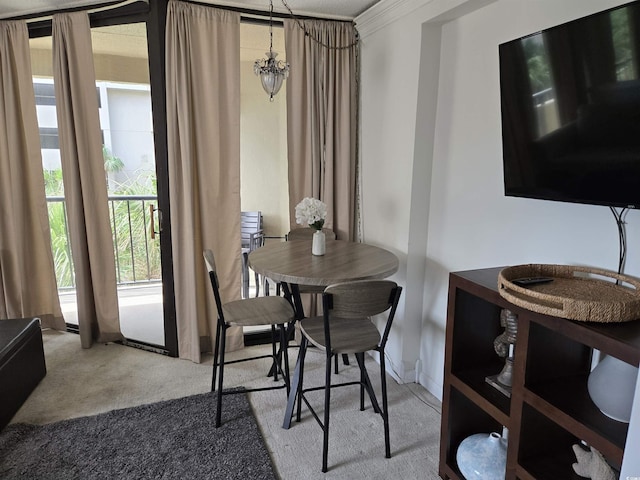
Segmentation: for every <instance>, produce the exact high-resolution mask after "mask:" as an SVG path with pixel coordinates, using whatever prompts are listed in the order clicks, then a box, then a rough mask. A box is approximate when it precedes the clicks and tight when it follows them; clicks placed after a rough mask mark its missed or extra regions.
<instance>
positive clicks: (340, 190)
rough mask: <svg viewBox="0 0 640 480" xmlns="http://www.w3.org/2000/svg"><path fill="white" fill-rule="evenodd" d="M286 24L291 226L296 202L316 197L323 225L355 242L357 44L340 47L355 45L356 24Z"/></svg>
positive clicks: (292, 22)
mask: <svg viewBox="0 0 640 480" xmlns="http://www.w3.org/2000/svg"><path fill="white" fill-rule="evenodd" d="M299 23H300V24H302V26H303V27H304V30H303V29H302V28H300V26H299ZM284 28H285V31H284V38H285V48H286V52H287V62H288V63H289V64H290V65H291V70H290V73H289V78H288V79H287V81H286V83H287V138H288V140H287V146H288V151H289V154H288V155H289V203H290V208H289V212H290V215H291V217H290V224H291V227H292V228H293V227H295V226H296V224H295V213H294V209H295V206H296V204H297V203H298V202H299V201H300V200H302V199H303V198H304V197H315V198H318V199H320V200H322V201H323V202H325V203H326V204H327V209H328V213H327V221H326V223H325V226H326V227H327V228H331V229H333V230H334V231H335V232H336V235H337V237H338V239H340V240H354V237H355V231H356V228H355V222H356V186H357V176H356V158H357V155H356V152H357V151H356V146H357V136H356V133H357V130H356V126H357V123H356V120H357V115H356V114H357V106H358V105H357V81H356V80H357V74H356V66H357V61H356V59H357V48H358V47H357V45H354V46H352V47H350V48H344V49H340V48H339V47H348V46H349V45H353V44H354V42H355V39H356V31H355V27H354V26H353V25H352V24H350V23H347V22H333V21H322V20H305V21H296V20H290V19H287V20H285V21H284ZM315 40H318V41H319V42H318V41H315ZM328 47H331V48H328Z"/></svg>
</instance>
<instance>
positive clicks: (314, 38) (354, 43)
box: [269, 0, 360, 50]
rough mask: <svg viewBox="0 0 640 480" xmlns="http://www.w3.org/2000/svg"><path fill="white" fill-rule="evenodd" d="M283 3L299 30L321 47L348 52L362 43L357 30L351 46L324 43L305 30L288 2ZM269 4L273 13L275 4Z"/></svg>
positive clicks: (284, 0) (283, 0)
mask: <svg viewBox="0 0 640 480" xmlns="http://www.w3.org/2000/svg"><path fill="white" fill-rule="evenodd" d="M281 2H282V4H283V5H284V6H285V8H286V9H287V10H288V11H289V15H291V18H293V20H294V21H295V22H296V24H297V25H298V28H299V29H300V30H302V31H303V32H304V34H305V36H306V37H309V38H310V39H311V40H313V41H314V42H316V43H317V44H319V45H321V46H323V47H325V48H328V49H329V50H347V49H349V48H352V47H355V46H356V45H358V42H359V41H360V36H359V35H358V31H357V30H355V40H354V41H353V42H351V43H350V44H349V45H343V46H340V47H333V46H331V45H329V44H327V43H325V42H323V41H322V40H320V39H319V38H316V37H314V36H313V35H312V34H311V32H309V31H308V30H307V29H306V28H305V26H304V24H303V23H302V21H301V20H300V19H299V18H298V17H296V15H295V14H294V13H293V11H292V10H291V8H290V7H289V5H288V4H287V2H286V0H281ZM269 3H270V4H271V11H273V3H272V2H271V1H270V2H269Z"/></svg>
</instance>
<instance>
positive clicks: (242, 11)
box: [181, 0, 354, 23]
mask: <svg viewBox="0 0 640 480" xmlns="http://www.w3.org/2000/svg"><path fill="white" fill-rule="evenodd" d="M181 1H183V2H185V3H191V4H193V5H199V6H202V7H214V8H219V9H221V10H229V11H232V12H238V13H240V14H241V15H242V14H245V15H254V16H257V17H261V18H255V17H244V18H245V19H247V20H256V21H257V22H260V21H261V19H262V17H269V12H268V11H266V10H257V9H252V8H246V7H237V6H234V5H220V4H216V3H208V2H201V1H198V0H181ZM271 16H272V17H274V18H282V19H286V18H293V17H292V16H291V14H290V13H283V12H273V13H272V15H271ZM295 17H296V18H299V19H301V20H325V21H326V20H331V21H334V22H344V23H354V22H353V20H347V19H344V18H342V19H334V18H322V17H316V16H312V15H298V14H296V15H295ZM257 22H256V23H257ZM267 23H268V20H267ZM274 23H275V22H274ZM278 23H280V22H278Z"/></svg>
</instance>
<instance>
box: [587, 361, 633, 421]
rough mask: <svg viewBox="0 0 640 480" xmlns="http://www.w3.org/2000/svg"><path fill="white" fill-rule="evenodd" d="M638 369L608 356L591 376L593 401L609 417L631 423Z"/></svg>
mask: <svg viewBox="0 0 640 480" xmlns="http://www.w3.org/2000/svg"><path fill="white" fill-rule="evenodd" d="M637 378H638V367H634V366H633V365H629V364H628V363H625V362H623V361H622V360H618V359H617V358H616V357H611V356H606V357H604V359H603V360H601V361H600V363H598V365H596V368H594V369H593V371H592V372H591V373H590V374H589V381H588V382H587V388H588V390H589V395H590V396H591V400H593V403H595V404H596V406H597V407H598V408H599V409H600V411H601V412H602V413H604V414H605V415H606V416H607V417H610V418H613V419H614V420H617V421H619V422H625V423H629V420H630V419H631V407H632V405H633V395H634V392H635V386H636V379H637Z"/></svg>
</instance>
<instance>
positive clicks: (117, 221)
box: [47, 195, 161, 289]
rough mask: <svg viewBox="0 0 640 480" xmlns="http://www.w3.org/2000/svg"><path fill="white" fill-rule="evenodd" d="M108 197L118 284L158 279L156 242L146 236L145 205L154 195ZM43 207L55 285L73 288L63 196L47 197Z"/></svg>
mask: <svg viewBox="0 0 640 480" xmlns="http://www.w3.org/2000/svg"><path fill="white" fill-rule="evenodd" d="M108 200H109V221H110V224H111V234H112V241H113V251H114V255H115V263H116V264H115V267H116V279H117V283H118V285H134V284H143V283H152V282H159V281H161V269H160V245H159V242H157V241H153V240H151V238H150V236H149V227H150V222H151V218H149V205H150V204H151V203H154V202H156V200H157V198H156V196H155V195H110V196H109V198H108ZM47 207H48V211H49V225H50V229H51V248H52V251H53V259H54V266H55V271H56V279H57V281H58V288H59V289H69V288H75V286H76V283H75V275H74V270H73V259H72V257H71V243H70V240H69V223H68V220H67V208H66V203H65V199H64V197H57V196H56V197H47Z"/></svg>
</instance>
